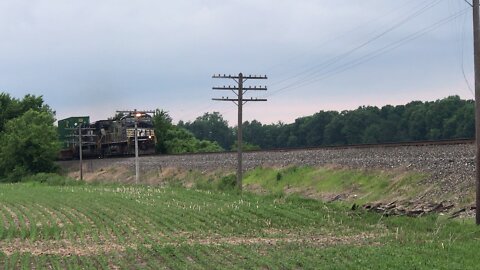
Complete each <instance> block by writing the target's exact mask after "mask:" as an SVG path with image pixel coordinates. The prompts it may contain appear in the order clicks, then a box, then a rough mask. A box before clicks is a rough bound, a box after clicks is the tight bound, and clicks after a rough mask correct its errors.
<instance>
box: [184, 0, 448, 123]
mask: <svg viewBox="0 0 480 270" xmlns="http://www.w3.org/2000/svg"><path fill="white" fill-rule="evenodd" d="M412 2H414V1H407V2H406V3H405V4H404V5H402V6H401V7H400V8H397V9H394V11H398V10H399V9H401V8H403V7H405V6H407V5H409V4H410V3H412ZM440 2H441V0H426V1H423V2H422V3H420V4H418V5H416V6H415V7H414V8H413V12H410V13H408V14H406V15H405V16H402V17H401V18H400V20H399V21H398V22H396V23H395V24H393V25H392V26H390V27H388V28H387V29H385V30H383V31H381V32H380V33H379V34H377V35H375V36H374V37H372V38H370V39H368V40H367V41H365V42H363V43H361V44H360V45H358V46H356V47H354V48H352V49H350V50H349V51H347V52H345V53H343V54H341V55H338V56H335V57H333V58H331V59H329V60H327V61H325V62H323V63H321V64H318V65H315V66H313V67H309V68H306V69H304V70H303V71H302V72H300V73H298V74H296V75H294V76H291V77H288V78H286V79H283V80H281V81H277V82H275V81H274V82H273V83H269V87H272V86H274V85H278V84H281V83H283V82H286V81H289V80H293V79H296V78H298V77H300V76H304V77H302V79H301V80H305V79H306V78H307V79H308V78H311V77H312V76H315V74H317V73H318V72H321V71H322V70H324V69H325V68H326V67H328V66H330V65H333V64H336V63H338V62H339V61H341V60H343V59H345V58H346V57H348V56H350V55H351V54H353V53H354V52H356V51H358V50H360V49H362V48H364V47H366V46H368V45H369V44H371V43H372V42H374V41H376V40H378V39H380V38H381V37H383V36H385V35H387V34H388V33H390V32H392V31H394V30H395V29H397V28H399V27H400V26H402V25H404V24H405V23H406V22H408V21H410V20H412V19H413V18H416V17H418V16H420V15H421V14H423V13H424V12H426V11H427V10H429V9H430V8H432V7H434V6H436V5H437V4H439V3H440ZM392 11H393V10H392ZM389 13H390V12H387V14H386V15H389ZM386 15H383V16H381V17H380V18H382V17H384V16H386ZM378 19H379V18H376V19H373V20H371V22H373V21H376V20H378ZM365 25H368V23H367V24H365ZM359 28H360V27H355V28H354V29H352V30H350V31H348V32H346V33H344V34H342V35H339V36H338V37H337V38H334V39H333V40H332V41H334V40H337V39H339V38H341V37H343V36H345V35H347V34H348V33H350V32H352V31H354V30H357V29H359ZM375 32H378V31H375ZM326 43H328V42H326ZM321 46H323V44H322V45H321ZM296 84H297V83H296V82H295V83H293V84H292V86H293V85H296ZM289 87H290V86H289ZM213 106H214V105H213V104H211V105H209V106H205V107H203V108H201V109H196V111H205V110H208V109H210V108H212V107H213ZM187 114H188V113H183V114H182V115H181V116H185V115H187ZM180 118H181V117H180Z"/></svg>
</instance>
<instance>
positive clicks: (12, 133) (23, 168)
mask: <svg viewBox="0 0 480 270" xmlns="http://www.w3.org/2000/svg"><path fill="white" fill-rule="evenodd" d="M54 122H55V119H54V117H53V113H51V112H46V111H35V110H33V109H30V110H28V111H27V112H26V113H24V114H23V115H21V116H19V117H17V118H14V119H12V120H9V121H8V122H6V124H5V129H4V132H3V133H1V134H0V150H1V151H0V178H1V179H2V180H3V181H10V182H17V181H20V180H21V178H22V177H24V176H27V175H29V174H35V173H40V172H53V171H55V170H56V165H55V163H54V160H55V159H56V158H57V155H58V151H59V150H60V143H59V141H58V134H57V130H56V128H55V126H54V125H53V123H54Z"/></svg>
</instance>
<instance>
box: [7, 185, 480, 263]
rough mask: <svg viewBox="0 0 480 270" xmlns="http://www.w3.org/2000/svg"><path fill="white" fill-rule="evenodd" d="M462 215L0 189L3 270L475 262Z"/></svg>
mask: <svg viewBox="0 0 480 270" xmlns="http://www.w3.org/2000/svg"><path fill="white" fill-rule="evenodd" d="M479 238H480V230H479V229H478V227H477V226H475V225H474V224H473V221H471V220H448V219H446V218H445V217H442V216H437V215H432V216H426V217H422V218H408V217H385V216H381V215H378V214H374V213H367V212H364V211H363V210H351V209H350V205H345V204H326V203H322V202H319V201H315V200H308V199H303V198H299V197H296V196H290V197H285V196H260V195H254V194H248V193H246V194H243V195H238V194H235V193H228V192H226V193H225V192H218V191H208V190H195V189H185V188H179V187H177V188H176V187H148V186H120V185H86V184H85V185H73V186H68V185H67V186H48V185H44V184H39V183H22V184H3V185H0V266H1V268H2V269H31V268H35V269H52V268H54V269H64V268H69V269H345V268H347V269H392V268H397V269H432V268H435V269H475V268H477V267H478V265H479V263H480V258H478V256H475V255H476V251H477V250H478V249H479V248H480V242H479Z"/></svg>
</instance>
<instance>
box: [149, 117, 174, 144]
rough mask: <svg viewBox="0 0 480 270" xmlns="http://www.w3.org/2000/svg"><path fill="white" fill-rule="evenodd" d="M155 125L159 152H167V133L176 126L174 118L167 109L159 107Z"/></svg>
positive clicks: (154, 120)
mask: <svg viewBox="0 0 480 270" xmlns="http://www.w3.org/2000/svg"><path fill="white" fill-rule="evenodd" d="M153 126H154V129H155V139H156V140H157V144H156V148H157V149H156V150H157V153H167V152H168V151H167V146H166V140H167V136H168V135H167V134H168V132H169V131H171V130H172V129H173V128H174V126H173V124H172V118H171V117H170V115H169V114H168V112H167V111H164V110H159V109H157V110H155V114H154V116H153Z"/></svg>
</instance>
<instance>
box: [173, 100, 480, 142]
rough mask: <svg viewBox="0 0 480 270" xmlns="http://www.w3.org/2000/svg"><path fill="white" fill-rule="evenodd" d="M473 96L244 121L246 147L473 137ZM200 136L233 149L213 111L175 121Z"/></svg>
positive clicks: (231, 132) (230, 131)
mask: <svg viewBox="0 0 480 270" xmlns="http://www.w3.org/2000/svg"><path fill="white" fill-rule="evenodd" d="M474 105H475V104H474V101H473V100H462V99H460V97H458V96H450V97H447V98H444V99H440V100H437V101H432V102H421V101H413V102H410V103H408V104H406V105H398V106H391V105H387V106H383V107H381V108H378V107H372V106H362V107H359V108H358V109H356V110H346V111H342V112H337V111H320V112H318V113H316V114H314V115H311V116H307V117H301V118H298V119H296V120H295V122H294V123H291V124H284V123H282V122H279V123H276V124H268V125H266V124H262V123H260V122H258V121H256V120H253V121H251V122H248V121H247V122H244V123H243V138H244V141H245V142H246V148H249V149H255V148H261V149H271V148H283V147H314V146H327V145H347V144H363V143H384V142H402V141H419V140H440V139H455V138H473V137H474V136H475V114H474V110H475V108H474ZM178 126H179V127H181V128H184V129H186V130H189V131H190V132H191V133H193V134H194V135H195V137H196V138H198V139H200V140H209V141H215V142H217V143H218V144H219V145H220V146H221V147H223V148H224V149H233V148H235V144H236V142H235V138H236V128H232V127H229V126H228V123H227V121H225V120H224V119H223V117H222V116H221V115H220V114H219V113H218V112H214V113H206V114H204V115H203V116H200V117H198V118H197V119H196V120H195V121H192V122H186V123H185V122H182V121H180V122H179V123H178Z"/></svg>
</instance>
